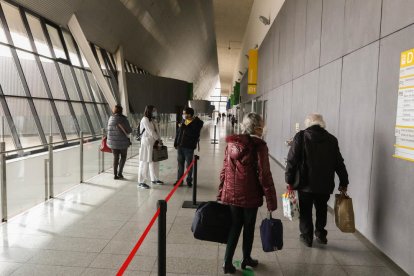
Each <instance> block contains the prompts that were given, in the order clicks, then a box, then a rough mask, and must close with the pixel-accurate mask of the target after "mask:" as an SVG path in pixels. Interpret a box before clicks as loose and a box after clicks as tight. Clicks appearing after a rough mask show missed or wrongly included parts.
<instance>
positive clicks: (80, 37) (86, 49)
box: [68, 14, 116, 108]
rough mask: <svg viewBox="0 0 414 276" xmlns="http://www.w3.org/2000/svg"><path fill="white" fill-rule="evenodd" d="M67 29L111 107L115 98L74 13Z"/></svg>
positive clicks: (114, 103)
mask: <svg viewBox="0 0 414 276" xmlns="http://www.w3.org/2000/svg"><path fill="white" fill-rule="evenodd" d="M68 27H69V30H70V31H71V33H72V35H73V37H74V38H75V41H76V43H77V44H78V46H79V48H80V50H81V51H82V53H83V55H84V56H85V58H86V60H87V61H88V64H89V67H90V68H91V71H92V74H93V75H94V76H95V79H96V81H97V82H98V85H99V87H100V88H101V90H102V92H103V95H104V97H105V99H106V101H107V102H108V104H109V106H110V107H111V108H112V107H113V106H115V105H116V100H115V98H114V96H113V95H112V92H111V88H110V87H109V85H108V83H107V82H106V81H105V77H104V75H103V73H102V70H101V68H100V67H99V64H98V62H97V61H96V59H95V56H94V55H93V53H92V49H91V48H90V46H89V42H88V40H87V39H86V37H85V34H84V33H83V30H82V27H81V26H80V24H79V21H78V19H77V18H76V15H75V14H73V15H72V16H71V18H70V20H69V22H68Z"/></svg>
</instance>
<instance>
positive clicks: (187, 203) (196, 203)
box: [182, 155, 203, 209]
mask: <svg viewBox="0 0 414 276" xmlns="http://www.w3.org/2000/svg"><path fill="white" fill-rule="evenodd" d="M199 159H200V156H198V155H194V165H193V166H194V167H193V199H192V200H191V201H184V202H183V205H182V208H185V209H188V208H189V209H196V208H198V206H199V205H200V204H202V203H203V202H199V201H197V175H198V160H199Z"/></svg>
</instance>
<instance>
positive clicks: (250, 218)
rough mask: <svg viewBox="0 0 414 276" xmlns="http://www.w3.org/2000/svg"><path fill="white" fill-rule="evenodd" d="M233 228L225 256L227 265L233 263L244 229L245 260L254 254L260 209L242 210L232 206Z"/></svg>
mask: <svg viewBox="0 0 414 276" xmlns="http://www.w3.org/2000/svg"><path fill="white" fill-rule="evenodd" d="M230 210H231V218H232V226H231V229H230V234H229V239H228V241H227V247H226V254H225V255H224V262H225V263H232V262H233V256H234V251H235V250H236V247H237V242H238V241H239V237H240V232H241V230H242V228H243V258H247V257H250V254H251V253H252V247H253V240H254V229H255V225H256V217H257V210H258V208H242V207H236V206H230Z"/></svg>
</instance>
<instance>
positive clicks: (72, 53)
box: [63, 32, 81, 66]
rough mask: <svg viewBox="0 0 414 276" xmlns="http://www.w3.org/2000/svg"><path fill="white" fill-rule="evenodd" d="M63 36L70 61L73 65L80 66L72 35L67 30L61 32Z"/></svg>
mask: <svg viewBox="0 0 414 276" xmlns="http://www.w3.org/2000/svg"><path fill="white" fill-rule="evenodd" d="M63 37H64V39H65V43H66V47H67V48H68V52H69V58H70V61H71V62H72V64H73V65H75V66H81V64H80V61H79V57H78V53H77V52H76V46H75V42H74V41H73V38H72V36H71V35H70V34H69V33H68V32H63Z"/></svg>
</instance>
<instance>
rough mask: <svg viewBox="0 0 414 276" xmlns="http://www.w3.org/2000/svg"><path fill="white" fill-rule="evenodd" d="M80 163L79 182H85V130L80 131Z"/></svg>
mask: <svg viewBox="0 0 414 276" xmlns="http://www.w3.org/2000/svg"><path fill="white" fill-rule="evenodd" d="M79 158H80V160H79V165H80V179H79V183H82V182H83V131H81V132H80V140H79Z"/></svg>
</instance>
